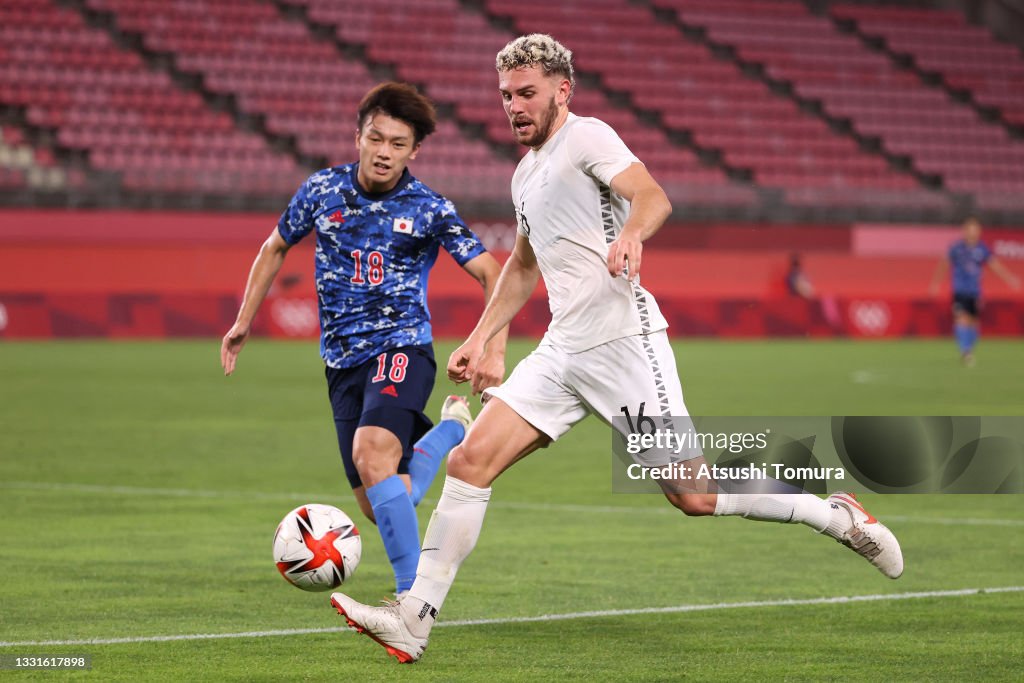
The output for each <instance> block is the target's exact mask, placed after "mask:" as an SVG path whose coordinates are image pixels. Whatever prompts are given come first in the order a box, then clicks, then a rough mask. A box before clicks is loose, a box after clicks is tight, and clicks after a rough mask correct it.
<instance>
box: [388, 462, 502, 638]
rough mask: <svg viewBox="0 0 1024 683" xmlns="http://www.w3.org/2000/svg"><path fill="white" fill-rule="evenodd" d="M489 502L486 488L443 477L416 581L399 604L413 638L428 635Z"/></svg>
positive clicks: (476, 532)
mask: <svg viewBox="0 0 1024 683" xmlns="http://www.w3.org/2000/svg"><path fill="white" fill-rule="evenodd" d="M490 498H491V489H489V488H486V489H482V488H478V487H476V486H473V485H472V484H467V483H466V482H464V481H461V480H459V479H456V478H455V477H450V476H449V477H445V480H444V489H443V490H442V491H441V499H440V500H439V501H438V502H437V508H436V509H435V510H434V513H433V514H432V515H431V516H430V524H428V525H427V531H426V533H425V534H424V536H423V550H422V551H420V562H419V565H418V566H417V568H416V580H415V581H414V582H413V584H412V588H411V589H409V594H408V596H406V598H405V599H404V600H402V611H403V612H404V614H405V621H406V625H407V626H408V627H409V630H410V631H412V632H413V635H415V636H417V637H420V638H422V637H425V636H426V634H427V633H429V632H430V627H431V626H433V623H434V619H436V618H437V612H438V610H440V609H441V605H443V604H444V599H445V597H446V596H447V595H448V591H449V590H450V589H451V587H452V583H453V582H454V581H455V573H456V572H458V571H459V566H460V565H461V564H462V561H463V560H465V559H466V557H468V556H469V553H470V552H472V550H473V547H474V546H475V545H476V540H477V538H479V537H480V527H482V526H483V523H484V513H485V512H486V511H487V501H488V500H490ZM410 598H411V599H410ZM428 617H429V619H428Z"/></svg>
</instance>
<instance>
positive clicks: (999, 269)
mask: <svg viewBox="0 0 1024 683" xmlns="http://www.w3.org/2000/svg"><path fill="white" fill-rule="evenodd" d="M988 267H989V268H991V269H992V272H994V273H995V274H996V275H998V276H999V277H1000V278H1002V280H1003V282H1005V283H1006V284H1008V285H1010V287H1011V288H1013V289H1020V278H1018V277H1017V276H1016V275H1014V274H1013V271H1011V270H1010V269H1009V268H1007V267H1006V264H1004V263H1003V262H1002V261H1001V260H1000V259H998V258H996V257H995V256H992V257H991V258H989V260H988Z"/></svg>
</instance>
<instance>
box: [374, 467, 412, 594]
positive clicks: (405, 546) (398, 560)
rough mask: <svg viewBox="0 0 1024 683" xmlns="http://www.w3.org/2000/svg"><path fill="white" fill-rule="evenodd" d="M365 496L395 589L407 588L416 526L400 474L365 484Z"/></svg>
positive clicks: (410, 577)
mask: <svg viewBox="0 0 1024 683" xmlns="http://www.w3.org/2000/svg"><path fill="white" fill-rule="evenodd" d="M366 497H367V498H368V499H369V501H370V506H371V507H372V508H373V515H374V517H376V518H377V530H378V531H379V532H380V538H381V540H382V541H384V550H385V551H387V554H388V560H390V561H391V568H392V569H393V570H394V572H395V592H396V593H400V592H402V591H404V590H409V589H410V588H412V582H413V580H414V579H415V578H416V565H417V564H418V563H419V561H420V527H419V522H418V521H417V520H416V510H415V508H413V505H412V499H411V498H409V491H408V490H407V489H406V488H405V483H404V482H403V481H402V479H401V477H399V476H398V475H397V474H394V475H392V476H390V477H388V478H387V479H385V480H384V481H382V482H380V483H379V484H374V485H373V486H370V487H369V488H367V489H366Z"/></svg>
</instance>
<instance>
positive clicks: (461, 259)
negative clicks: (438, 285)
mask: <svg viewBox="0 0 1024 683" xmlns="http://www.w3.org/2000/svg"><path fill="white" fill-rule="evenodd" d="M438 240H439V241H440V242H441V245H442V246H443V247H444V248H445V250H446V251H447V252H448V253H449V254H451V255H452V258H453V259H455V262H456V263H458V264H459V265H460V266H464V265H466V264H467V263H468V262H469V261H472V260H473V259H475V258H476V257H477V256H479V255H480V254H482V253H484V252H485V251H487V249H486V248H484V245H483V243H482V242H481V241H480V238H479V237H477V236H476V234H475V233H474V232H473V231H472V230H470V229H469V228H467V227H466V224H465V223H463V221H462V219H461V218H459V214H458V213H456V211H455V206H454V205H453V204H452V203H451V202H450V201H448V200H445V202H444V210H443V211H442V212H441V218H440V220H439V225H438Z"/></svg>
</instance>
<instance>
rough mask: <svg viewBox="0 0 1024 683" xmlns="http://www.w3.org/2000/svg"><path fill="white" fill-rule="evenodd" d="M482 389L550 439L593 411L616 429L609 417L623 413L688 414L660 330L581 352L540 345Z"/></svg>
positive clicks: (672, 358)
mask: <svg viewBox="0 0 1024 683" xmlns="http://www.w3.org/2000/svg"><path fill="white" fill-rule="evenodd" d="M484 393H485V394H490V395H492V396H496V397H498V398H500V399H501V400H502V401H504V402H505V403H507V404H508V405H509V407H510V408H512V410H514V411H516V413H518V414H519V415H520V417H522V418H523V419H524V420H526V421H527V422H529V423H530V424H531V425H533V426H534V427H535V428H537V429H538V430H540V431H541V432H543V433H544V434H546V435H547V436H549V437H550V438H551V440H552V441H554V440H556V439H558V438H559V437H560V436H562V435H563V434H565V433H566V432H567V431H569V429H570V428H571V427H572V426H573V425H574V424H576V423H577V422H579V421H580V420H582V419H583V418H585V417H586V416H587V415H589V414H591V413H593V414H595V415H597V416H598V417H599V418H601V420H602V421H604V422H605V423H607V424H609V425H612V426H613V427H616V428H618V427H620V426H622V425H623V422H624V421H623V420H618V421H617V422H618V423H619V425H615V424H614V423H613V422H612V418H614V417H619V418H624V417H625V416H626V413H627V412H628V415H629V416H630V419H632V420H636V418H637V416H638V415H643V416H650V417H659V416H669V415H672V416H685V415H689V413H688V412H687V410H686V404H684V403H683V388H682V386H681V385H680V384H679V375H678V374H677V373H676V360H675V355H674V354H673V352H672V346H671V345H670V344H669V341H668V334H666V333H665V331H664V330H661V331H659V332H654V333H652V334H649V335H634V336H631V337H622V338H620V339H614V340H612V341H610V342H607V343H605V344H601V345H600V346H595V347H594V348H592V349H587V350H586V351H581V352H579V353H566V352H564V351H560V350H559V349H557V348H555V347H554V346H551V345H548V344H542V345H541V346H538V347H537V348H536V349H535V350H534V351H533V353H531V354H530V355H529V356H527V357H526V358H524V359H523V360H522V361H521V362H520V363H519V365H517V366H516V368H515V370H513V371H512V374H511V375H510V376H509V378H508V379H507V380H506V381H505V383H504V384H502V385H501V386H500V387H494V388H492V389H487V390H486V391H485V392H484ZM624 411H625V412H624ZM619 431H620V432H623V433H624V434H626V432H624V431H623V430H622V429H619ZM692 457H696V456H692Z"/></svg>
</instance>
